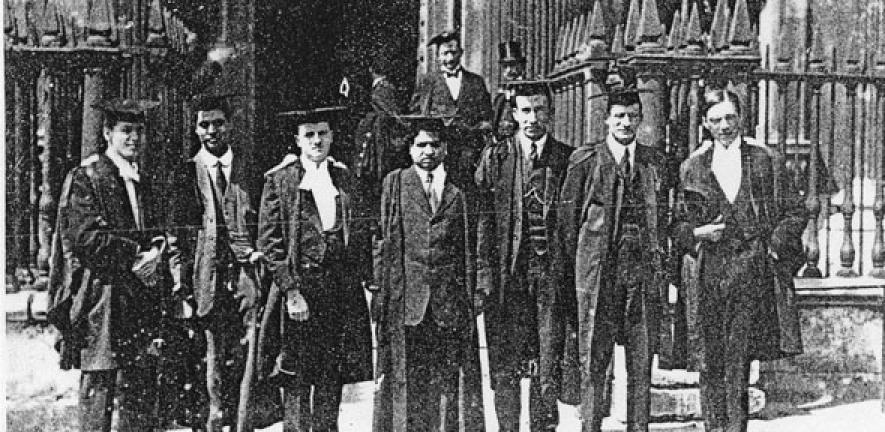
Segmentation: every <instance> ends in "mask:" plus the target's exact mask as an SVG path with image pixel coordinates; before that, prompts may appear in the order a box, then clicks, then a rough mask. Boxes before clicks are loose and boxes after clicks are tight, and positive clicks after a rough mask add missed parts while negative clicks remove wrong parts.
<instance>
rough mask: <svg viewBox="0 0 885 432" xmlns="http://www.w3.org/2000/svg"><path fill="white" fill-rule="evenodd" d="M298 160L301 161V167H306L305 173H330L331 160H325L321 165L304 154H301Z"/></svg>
mask: <svg viewBox="0 0 885 432" xmlns="http://www.w3.org/2000/svg"><path fill="white" fill-rule="evenodd" d="M298 158H299V159H301V166H303V167H304V171H313V172H325V173H327V174H328V173H329V158H325V159H323V161H322V162H320V163H319V164H317V163H316V162H314V161H312V160H310V159H308V158H307V156H304V154H301V155H300V156H298Z"/></svg>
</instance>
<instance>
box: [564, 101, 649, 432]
mask: <svg viewBox="0 0 885 432" xmlns="http://www.w3.org/2000/svg"><path fill="white" fill-rule="evenodd" d="M641 121H642V105H641V103H640V99H639V95H638V94H637V93H636V92H629V91H622V92H618V93H611V94H609V96H608V117H607V118H606V120H605V123H606V125H607V126H608V135H607V136H606V139H605V142H603V143H601V144H599V145H597V146H594V147H582V148H580V149H578V150H577V151H575V152H574V153H573V154H572V157H571V161H570V163H569V168H568V174H567V175H566V179H565V183H564V184H563V187H562V213H561V219H560V228H561V230H562V239H563V243H562V246H563V252H562V259H561V263H562V265H563V266H564V267H563V270H562V273H563V275H564V276H565V277H566V280H567V282H566V284H565V285H566V286H573V287H574V289H575V295H576V300H577V311H578V353H579V359H580V361H579V365H580V367H581V374H580V375H581V386H580V388H581V411H580V412H581V417H582V421H583V424H584V430H585V431H589V432H599V430H600V428H601V426H602V419H603V417H604V416H605V412H606V407H605V406H604V401H605V399H606V394H605V393H606V382H605V381H606V369H607V368H608V366H609V362H610V361H611V358H612V351H613V348H614V345H615V343H619V344H622V345H624V346H625V348H626V360H627V395H628V399H627V431H629V432H637V431H647V430H648V416H649V387H650V381H651V365H652V353H653V349H654V343H655V337H656V336H655V335H656V325H657V314H658V312H657V308H658V307H659V302H660V299H659V296H660V294H659V292H658V291H659V283H658V277H659V275H660V270H661V266H660V263H661V259H662V257H661V253H660V252H659V247H658V245H659V243H658V241H659V233H658V219H659V218H660V217H662V212H661V211H660V210H659V208H661V206H662V205H663V204H662V203H661V204H659V192H661V191H662V190H664V189H663V188H664V184H665V182H664V181H663V178H664V177H662V176H663V175H664V174H665V173H663V172H662V171H661V168H660V165H659V164H660V162H661V161H662V159H663V157H662V156H661V155H659V154H658V153H657V152H656V151H655V150H654V149H652V148H650V147H646V146H645V145H642V144H640V143H637V141H636V129H637V127H638V125H639V123H640V122H641ZM569 352H570V351H569Z"/></svg>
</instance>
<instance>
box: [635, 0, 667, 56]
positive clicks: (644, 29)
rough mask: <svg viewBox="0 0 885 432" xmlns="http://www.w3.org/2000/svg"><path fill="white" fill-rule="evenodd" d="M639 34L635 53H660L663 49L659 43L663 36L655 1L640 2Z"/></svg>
mask: <svg viewBox="0 0 885 432" xmlns="http://www.w3.org/2000/svg"><path fill="white" fill-rule="evenodd" d="M638 31H639V34H638V37H637V39H638V40H637V42H638V44H637V46H636V49H637V51H642V52H646V53H650V52H662V51H663V50H664V48H663V47H662V46H661V44H660V42H658V41H659V40H660V39H661V35H663V34H664V32H663V30H662V27H661V19H660V17H659V15H658V3H657V1H655V0H644V1H643V2H642V14H641V18H640V19H639V30H638Z"/></svg>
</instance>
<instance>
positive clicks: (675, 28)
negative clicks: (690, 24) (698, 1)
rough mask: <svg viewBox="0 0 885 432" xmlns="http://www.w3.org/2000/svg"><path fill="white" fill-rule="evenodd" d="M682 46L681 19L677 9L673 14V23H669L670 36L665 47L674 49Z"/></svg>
mask: <svg viewBox="0 0 885 432" xmlns="http://www.w3.org/2000/svg"><path fill="white" fill-rule="evenodd" d="M680 46H682V19H681V18H680V16H679V11H676V12H675V13H674V14H673V23H672V24H670V37H669V38H668V39H667V49H669V50H676V49H679V47H680Z"/></svg>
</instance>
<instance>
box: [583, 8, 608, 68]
mask: <svg viewBox="0 0 885 432" xmlns="http://www.w3.org/2000/svg"><path fill="white" fill-rule="evenodd" d="M602 8H603V6H602V2H601V1H597V2H596V4H595V5H594V6H593V13H592V14H591V15H590V25H589V28H588V30H587V46H588V48H589V54H590V58H599V57H604V56H605V54H606V51H608V44H607V43H606V42H605V38H606V36H608V34H607V33H606V29H605V12H604V11H603V10H602Z"/></svg>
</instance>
